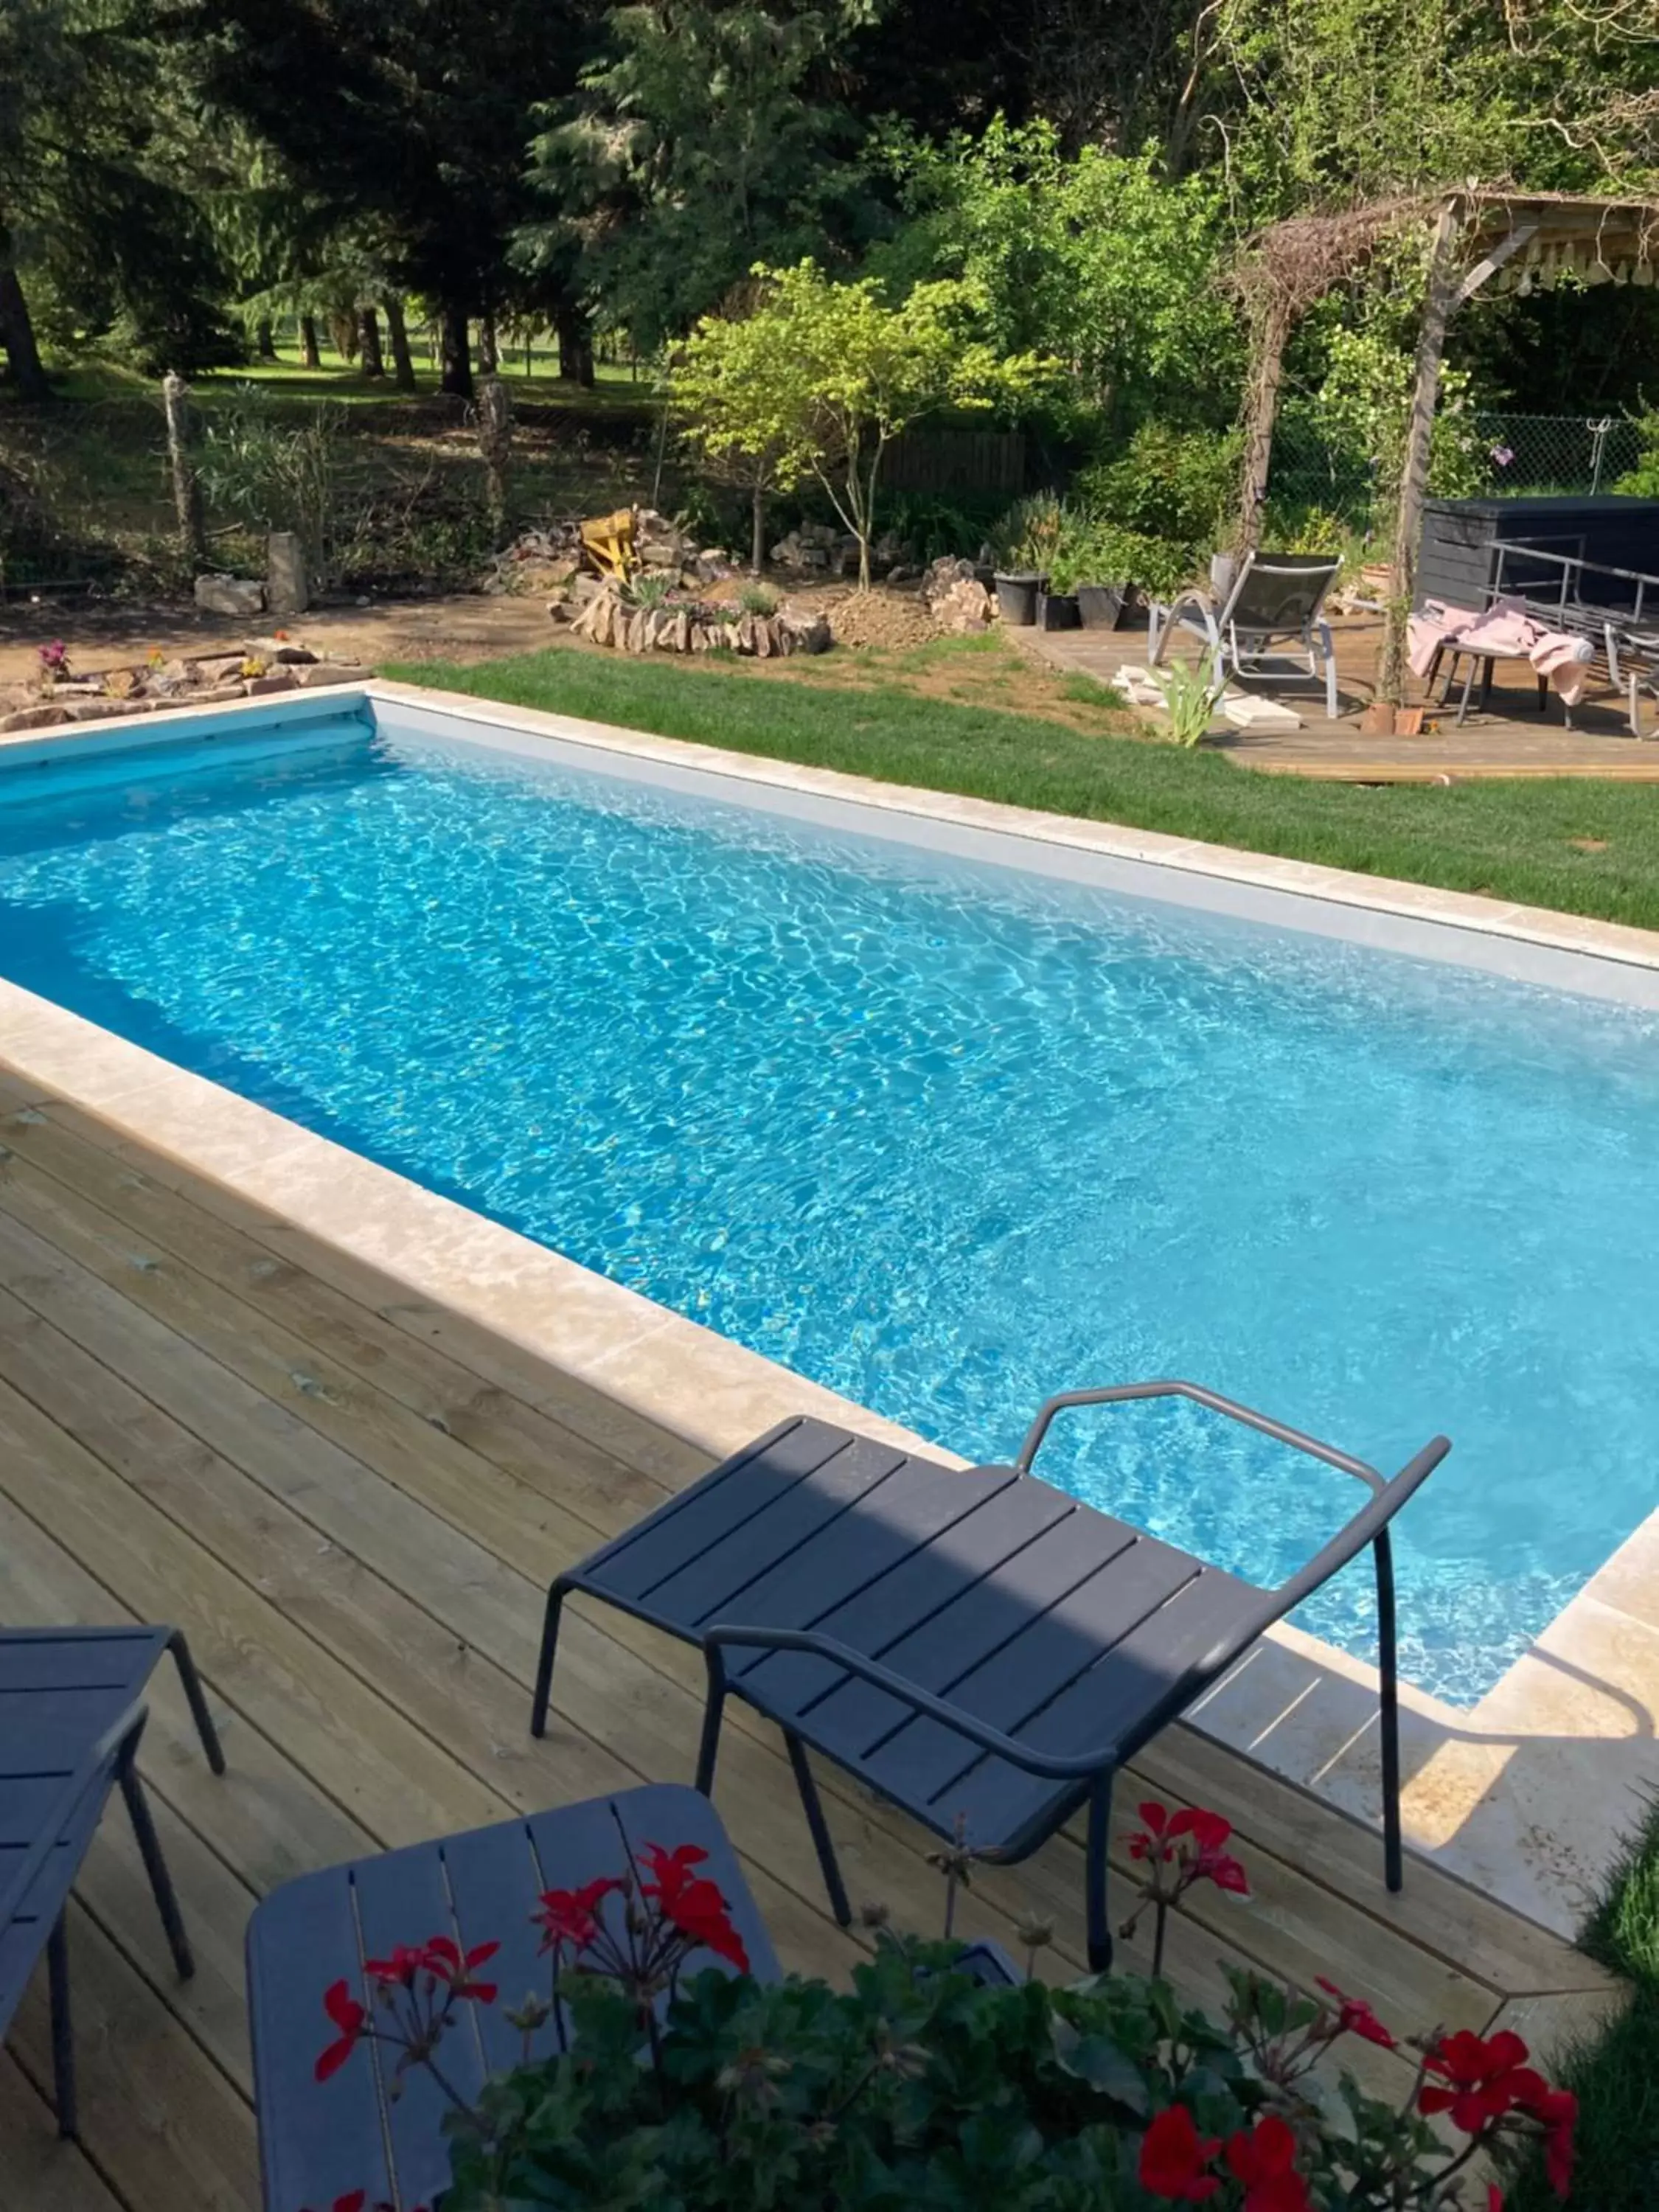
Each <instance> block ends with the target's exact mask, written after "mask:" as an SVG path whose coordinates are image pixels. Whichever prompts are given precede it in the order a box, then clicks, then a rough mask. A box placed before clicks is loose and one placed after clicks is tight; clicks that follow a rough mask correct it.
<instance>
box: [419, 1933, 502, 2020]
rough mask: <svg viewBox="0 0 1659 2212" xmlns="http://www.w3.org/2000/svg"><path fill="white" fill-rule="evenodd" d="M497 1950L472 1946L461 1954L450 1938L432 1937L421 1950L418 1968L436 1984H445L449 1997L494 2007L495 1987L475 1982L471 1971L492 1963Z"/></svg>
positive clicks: (492, 1945) (484, 1945) (496, 1946)
mask: <svg viewBox="0 0 1659 2212" xmlns="http://www.w3.org/2000/svg"><path fill="white" fill-rule="evenodd" d="M500 1949H501V1945H500V1944H499V1943H476V1944H474V1946H473V1947H472V1948H471V1950H470V1951H468V1952H466V1953H465V1954H463V1953H462V1950H461V1947H460V1945H459V1943H457V1942H455V1940H454V1938H453V1936H433V1937H432V1938H431V1940H430V1942H428V1943H426V1944H425V1945H424V1946H423V1947H422V1952H421V1964H422V1966H424V1967H425V1968H426V1970H427V1972H428V1973H430V1974H435V1975H436V1976H437V1978H438V1979H439V1980H440V1981H441V1982H447V1983H448V1984H449V1993H450V1995H451V1996H455V1997H471V1998H472V1999H473V2000H474V2002H477V2003H478V2004H494V2003H495V1987H496V1985H495V1983H494V1982H475V1981H474V1980H473V1978H472V1970H473V1968H474V1967H475V1966H483V1965H484V1963H485V1962H486V1961H487V1960H490V1959H493V1958H494V1957H495V1954H496V1952H497V1951H499V1950H500Z"/></svg>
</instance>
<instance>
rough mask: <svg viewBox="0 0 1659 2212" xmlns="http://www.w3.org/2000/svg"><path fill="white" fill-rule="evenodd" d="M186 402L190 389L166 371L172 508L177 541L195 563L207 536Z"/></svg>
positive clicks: (163, 386)
mask: <svg viewBox="0 0 1659 2212" xmlns="http://www.w3.org/2000/svg"><path fill="white" fill-rule="evenodd" d="M189 401H190V390H189V386H187V385H186V384H185V380H184V378H183V377H182V376H179V374H176V372H174V371H173V370H169V371H168V373H167V375H165V376H164V377H163V378H162V379H161V406H162V409H163V410H164V411H165V413H166V416H167V465H168V466H169V468H170V469H171V470H172V471H173V511H174V513H176V514H177V516H178V518H179V544H180V545H181V546H182V547H183V549H184V551H185V556H186V558H187V559H189V560H190V561H191V562H200V561H201V560H203V559H204V556H205V555H206V552H207V537H206V533H205V532H204V530H203V527H202V488H201V486H200V485H199V484H198V483H197V481H196V469H195V465H194V463H193V462H192V461H191V457H190V441H191V430H190V405H189Z"/></svg>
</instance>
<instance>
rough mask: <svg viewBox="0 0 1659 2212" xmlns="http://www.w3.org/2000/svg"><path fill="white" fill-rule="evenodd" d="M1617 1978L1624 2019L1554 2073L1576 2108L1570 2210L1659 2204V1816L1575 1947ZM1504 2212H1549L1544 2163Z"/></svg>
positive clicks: (1604, 2211)
mask: <svg viewBox="0 0 1659 2212" xmlns="http://www.w3.org/2000/svg"><path fill="white" fill-rule="evenodd" d="M1580 1940H1581V1942H1582V1943H1583V1948H1584V1949H1585V1950H1586V1951H1588V1952H1589V1954H1590V1956H1591V1957H1592V1958H1593V1959H1596V1960H1600V1962H1601V1965H1603V1966H1609V1967H1611V1968H1612V1969H1613V1972H1614V1973H1616V1974H1620V1975H1622V1976H1623V1978H1625V1980H1626V1982H1627V1983H1628V1984H1630V1988H1631V1991H1632V1995H1631V2002H1630V2004H1629V2007H1628V2008H1627V2009H1626V2011H1625V2012H1624V2013H1623V2014H1621V2015H1620V2017H1619V2019H1617V2020H1616V2021H1614V2022H1613V2025H1612V2026H1611V2027H1608V2028H1607V2029H1606V2030H1605V2031H1604V2032H1603V2033H1601V2035H1599V2036H1595V2037H1594V2038H1591V2039H1587V2040H1585V2041H1584V2042H1583V2043H1581V2044H1579V2045H1577V2047H1576V2048H1574V2049H1573V2050H1572V2051H1571V2052H1570V2053H1569V2054H1568V2055H1567V2056H1566V2057H1565V2058H1564V2059H1559V2060H1557V2061H1556V2063H1554V2064H1553V2066H1552V2067H1551V2069H1550V2071H1551V2075H1552V2078H1553V2079H1554V2080H1556V2081H1559V2082H1560V2084H1561V2085H1562V2087H1565V2088H1569V2089H1571V2090H1573V2091H1574V2092H1575V2093H1576V2094H1577V2098H1578V2162H1577V2168H1576V2170H1575V2172H1574V2174H1573V2184H1572V2196H1571V2203H1572V2204H1574V2205H1582V2206H1583V2208H1584V2212H1653V2208H1654V2206H1655V2205H1656V2203H1659V1807H1655V1808H1650V1812H1649V1814H1648V1818H1647V1823H1646V1826H1645V1829H1644V1832H1643V1833H1642V1834H1640V1835H1639V1836H1638V1837H1637V1838H1636V1839H1635V1840H1634V1841H1633V1842H1632V1845H1631V1847H1630V1850H1629V1852H1628V1854H1627V1856H1626V1859H1625V1862H1624V1863H1623V1865H1622V1866H1621V1867H1620V1868H1619V1869H1618V1870H1617V1871H1616V1872H1615V1874H1614V1875H1613V1879H1612V1881H1611V1882H1610V1883H1609V1885H1608V1889H1607V1899H1606V1901H1605V1902H1604V1903H1603V1905H1601V1909H1600V1910H1599V1911H1597V1912H1596V1913H1595V1915H1594V1917H1592V1919H1591V1921H1590V1923H1589V1927H1588V1928H1587V1929H1585V1931H1584V1934H1583V1937H1582V1938H1581V1939H1580ZM1504 2203H1505V2205H1506V2207H1507V2208H1508V2212H1556V2208H1557V2199H1556V2197H1555V2194H1554V2192H1553V2190H1552V2189H1551V2188H1550V2185H1549V2183H1548V2181H1547V2179H1546V2178H1545V2176H1544V2172H1543V2170H1542V2166H1541V2163H1531V2164H1529V2165H1528V2167H1527V2169H1526V2170H1525V2172H1523V2173H1522V2174H1521V2175H1520V2176H1518V2177H1517V2179H1516V2181H1515V2182H1514V2184H1513V2185H1512V2186H1511V2187H1510V2191H1509V2194H1508V2195H1507V2197H1505V2199H1504Z"/></svg>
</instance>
